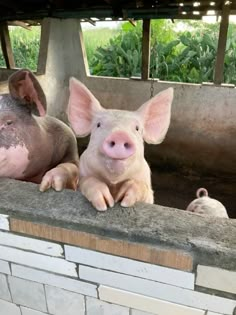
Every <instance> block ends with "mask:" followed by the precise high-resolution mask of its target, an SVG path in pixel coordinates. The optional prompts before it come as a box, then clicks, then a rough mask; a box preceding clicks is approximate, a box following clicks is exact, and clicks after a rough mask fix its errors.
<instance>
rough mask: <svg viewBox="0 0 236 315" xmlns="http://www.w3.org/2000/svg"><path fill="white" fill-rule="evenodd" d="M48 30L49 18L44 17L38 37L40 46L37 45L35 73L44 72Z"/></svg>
mask: <svg viewBox="0 0 236 315" xmlns="http://www.w3.org/2000/svg"><path fill="white" fill-rule="evenodd" d="M49 32H50V20H49V19H44V20H42V23H41V37H40V46H39V57H38V66H37V74H40V75H41V74H45V72H46V64H47V56H48V43H49Z"/></svg>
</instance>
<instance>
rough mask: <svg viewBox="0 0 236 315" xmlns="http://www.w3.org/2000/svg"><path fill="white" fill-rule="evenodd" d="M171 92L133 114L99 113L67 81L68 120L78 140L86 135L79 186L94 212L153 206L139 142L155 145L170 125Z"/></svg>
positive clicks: (85, 93) (87, 97) (84, 92)
mask: <svg viewBox="0 0 236 315" xmlns="http://www.w3.org/2000/svg"><path fill="white" fill-rule="evenodd" d="M172 99H173V89H171V88H170V89H168V90H166V91H164V92H162V93H160V94H158V95H156V96H155V97H154V98H153V99H151V100H149V101H148V102H147V103H145V104H143V105H142V106H141V107H140V108H139V109H138V110H137V111H133V112H131V111H125V110H115V109H104V108H103V107H102V106H101V105H100V103H99V102H98V100H97V99H96V98H95V97H94V96H93V95H92V93H91V92H90V91H89V90H88V89H87V88H86V87H85V86H84V85H83V84H82V83H81V82H79V81H77V80H76V79H74V78H72V79H71V80H70V98H69V105H68V117H69V121H70V123H71V125H72V127H73V129H74V131H75V133H76V134H77V135H78V136H81V137H83V136H86V135H88V134H91V137H90V141H89V145H88V148H87V149H86V150H85V151H84V153H83V154H82V156H81V158H80V178H81V179H80V183H79V187H80V190H81V192H82V194H84V195H85V196H86V197H87V199H88V200H90V201H91V202H92V204H93V205H94V207H95V208H96V209H97V210H100V211H104V210H106V209H107V206H110V207H112V206H113V205H114V202H118V201H121V205H122V206H124V207H129V206H132V205H133V204H134V203H135V202H137V201H144V202H149V203H153V192H152V188H151V177H150V168H149V166H148V164H147V162H146V160H145V158H144V143H143V142H144V141H146V142H148V143H160V142H161V141H162V140H163V139H164V137H165V134H166V132H167V129H168V127H169V123H170V109H171V102H172Z"/></svg>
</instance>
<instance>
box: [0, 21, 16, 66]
mask: <svg viewBox="0 0 236 315" xmlns="http://www.w3.org/2000/svg"><path fill="white" fill-rule="evenodd" d="M0 39H1V46H2V53H3V56H4V59H5V62H6V66H7V68H8V69H12V68H15V61H14V56H13V51H12V47H11V40H10V35H9V30H8V25H7V23H1V24H0Z"/></svg>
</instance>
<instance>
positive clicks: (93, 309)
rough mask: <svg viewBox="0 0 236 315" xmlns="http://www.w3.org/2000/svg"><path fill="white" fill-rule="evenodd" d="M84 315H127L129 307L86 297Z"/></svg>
mask: <svg viewBox="0 0 236 315" xmlns="http://www.w3.org/2000/svg"><path fill="white" fill-rule="evenodd" d="M86 310H87V313H86V315H129V308H127V307H124V306H120V305H115V304H110V303H106V302H103V301H100V300H98V299H94V298H90V297H86Z"/></svg>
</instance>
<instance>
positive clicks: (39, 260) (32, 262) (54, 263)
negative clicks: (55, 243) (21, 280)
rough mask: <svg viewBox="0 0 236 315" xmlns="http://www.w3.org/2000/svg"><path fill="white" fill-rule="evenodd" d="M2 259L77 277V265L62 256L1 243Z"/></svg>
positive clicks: (0, 257)
mask: <svg viewBox="0 0 236 315" xmlns="http://www.w3.org/2000/svg"><path fill="white" fill-rule="evenodd" d="M0 259H3V260H8V261H10V262H15V263H19V264H22V265H26V266H31V267H35V268H39V269H45V270H48V271H52V272H55V273H59V274H63V275H67V276H72V277H77V272H76V265H75V264H74V263H71V262H68V261H66V260H65V259H61V258H56V257H49V256H45V255H41V254H35V253H31V252H26V251H23V250H20V249H15V248H11V247H5V246H2V245H0Z"/></svg>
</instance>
